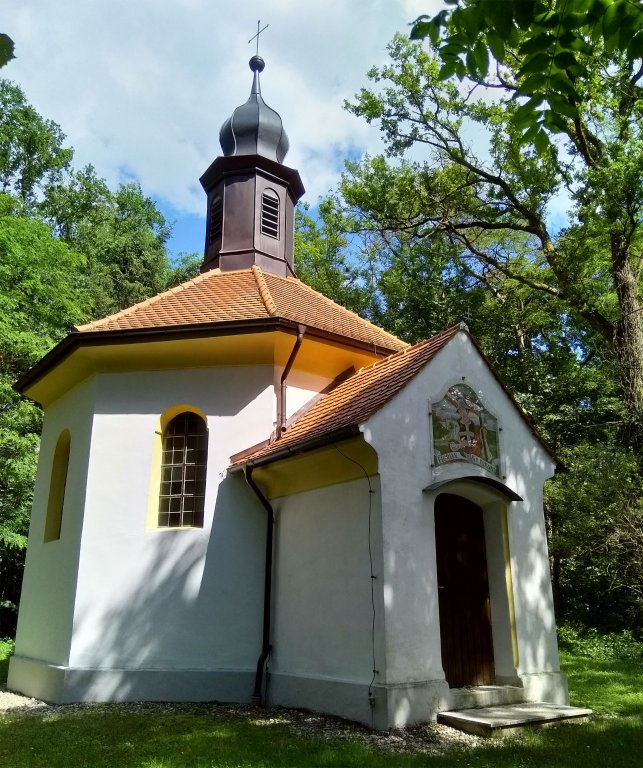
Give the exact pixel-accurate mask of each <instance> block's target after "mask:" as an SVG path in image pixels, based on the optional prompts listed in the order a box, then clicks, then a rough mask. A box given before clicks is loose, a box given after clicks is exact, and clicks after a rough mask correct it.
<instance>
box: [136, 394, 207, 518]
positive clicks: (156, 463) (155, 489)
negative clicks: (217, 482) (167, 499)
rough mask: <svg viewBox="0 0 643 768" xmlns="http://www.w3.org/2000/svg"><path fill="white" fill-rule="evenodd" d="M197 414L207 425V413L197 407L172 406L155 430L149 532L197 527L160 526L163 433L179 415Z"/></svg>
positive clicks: (148, 512)
mask: <svg viewBox="0 0 643 768" xmlns="http://www.w3.org/2000/svg"><path fill="white" fill-rule="evenodd" d="M186 412H190V413H196V415H197V416H200V417H201V418H202V419H203V421H205V423H206V425H207V423H208V419H207V417H206V415H205V413H204V412H203V411H202V410H201V409H200V408H197V407H196V405H190V404H189V403H180V404H179V405H172V406H170V407H169V408H166V410H164V411H163V413H162V414H161V415H160V416H159V419H158V422H157V427H156V429H155V430H154V438H153V440H154V442H153V443H152V470H151V472H150V490H149V494H148V501H147V517H146V521H145V528H146V530H148V531H183V530H193V529H194V528H195V526H192V525H190V526H182V527H175V528H167V527H165V526H163V527H161V526H159V493H160V490H161V464H162V463H163V433H164V432H165V430H166V428H167V425H168V424H169V423H170V422H171V421H172V419H173V418H174V417H175V416H178V415H179V413H186Z"/></svg>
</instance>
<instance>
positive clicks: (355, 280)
mask: <svg viewBox="0 0 643 768" xmlns="http://www.w3.org/2000/svg"><path fill="white" fill-rule="evenodd" d="M308 210H309V208H308V206H306V205H300V206H299V207H298V208H297V209H296V211H295V219H296V221H295V225H296V226H295V269H296V271H297V276H298V277H299V279H300V280H302V281H303V282H304V283H306V284H308V285H310V286H311V288H314V289H315V290H316V291H319V292H320V293H323V294H324V296H327V297H328V298H329V299H332V300H333V301H336V302H337V303H338V304H341V305H342V306H344V307H347V308H348V309H351V310H353V311H354V312H362V313H365V314H368V302H369V292H368V290H366V288H365V286H364V280H365V279H367V276H366V274H365V271H364V269H363V267H362V265H361V264H360V262H359V259H358V258H356V256H355V254H350V244H349V240H348V225H347V222H346V220H345V219H344V217H343V216H342V214H341V213H340V212H339V211H338V209H337V206H336V205H335V202H334V201H333V200H332V199H328V200H325V201H323V202H322V203H321V205H320V207H319V212H318V217H317V218H316V219H314V218H313V217H312V216H310V215H309V213H308Z"/></svg>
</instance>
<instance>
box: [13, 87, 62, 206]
mask: <svg viewBox="0 0 643 768" xmlns="http://www.w3.org/2000/svg"><path fill="white" fill-rule="evenodd" d="M64 140H65V136H64V134H63V132H62V131H61V130H60V128H59V126H57V125H56V123H54V122H52V121H51V120H45V119H43V118H42V117H41V116H40V115H39V114H38V113H37V112H36V110H35V109H34V108H33V107H32V106H31V105H30V104H28V103H27V100H26V98H25V95H24V93H23V92H22V90H21V89H20V88H19V87H18V86H17V85H14V84H13V83H11V82H9V81H8V80H3V79H0V185H1V190H2V191H3V192H11V193H13V194H15V195H17V196H18V197H19V198H20V199H21V200H22V201H23V202H25V203H33V202H34V200H35V199H36V197H37V195H38V193H39V192H41V191H42V189H43V187H44V186H46V185H47V184H50V183H52V182H55V181H57V180H59V179H60V178H62V174H63V172H64V171H65V170H67V169H68V168H69V165H70V163H71V159H72V156H73V151H72V150H71V149H69V148H65V147H63V142H64Z"/></svg>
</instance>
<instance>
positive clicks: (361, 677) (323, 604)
mask: <svg viewBox="0 0 643 768" xmlns="http://www.w3.org/2000/svg"><path fill="white" fill-rule="evenodd" d="M370 482H371V488H372V490H373V491H374V493H372V494H369V485H368V483H367V481H366V479H365V478H364V479H358V480H353V481H350V482H346V483H341V484H338V485H333V486H329V487H326V488H318V489H316V490H311V491H306V492H303V493H298V494H294V495H292V496H289V497H285V498H281V499H277V500H276V501H274V502H273V506H274V508H275V513H276V514H275V519H276V524H275V569H274V595H275V597H274V612H273V625H272V637H273V643H274V652H273V657H272V659H271V673H272V674H273V675H276V676H278V675H292V676H296V677H301V678H323V679H325V680H335V681H348V682H359V683H364V684H366V685H368V684H369V683H370V681H371V678H372V677H373V642H374V641H375V643H376V646H375V652H376V658H377V657H379V658H382V648H381V637H382V630H381V625H380V622H381V618H382V611H381V605H380V604H379V603H380V601H379V598H378V595H377V589H376V590H375V592H376V596H375V599H376V627H375V637H374V636H373V608H372V603H371V565H370V562H369V503H370V505H371V509H370V515H371V534H370V539H371V552H372V557H373V568H374V571H375V572H380V571H381V543H380V537H379V514H380V507H379V499H380V496H379V483H378V479H377V478H376V477H374V478H371V481H370ZM376 663H377V662H376Z"/></svg>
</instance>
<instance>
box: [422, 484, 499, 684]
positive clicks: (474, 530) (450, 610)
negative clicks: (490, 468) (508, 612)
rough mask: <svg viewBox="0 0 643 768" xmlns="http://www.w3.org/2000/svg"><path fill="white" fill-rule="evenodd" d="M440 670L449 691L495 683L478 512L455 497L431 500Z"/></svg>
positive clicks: (482, 533)
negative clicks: (438, 617)
mask: <svg viewBox="0 0 643 768" xmlns="http://www.w3.org/2000/svg"><path fill="white" fill-rule="evenodd" d="M435 542H436V555H437V577H438V604H439V615H440V640H441V650H442V666H443V668H444V673H445V676H446V680H447V682H448V683H449V687H450V688H462V687H464V686H468V685H492V684H493V683H495V670H494V657H493V640H492V634H491V606H490V600H489V580H488V575H487V553H486V546H485V533H484V522H483V517H482V509H481V508H480V507H479V506H478V505H477V504H474V503H473V502H471V501H469V500H468V499H465V498H463V497H461V496H456V495H454V494H450V493H442V494H440V495H439V496H438V497H437V498H436V500H435Z"/></svg>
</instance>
